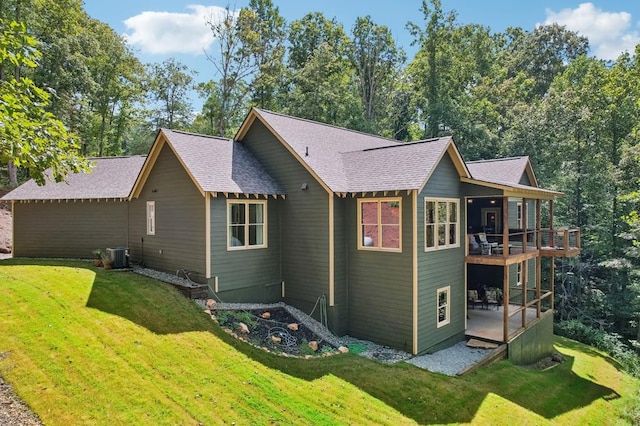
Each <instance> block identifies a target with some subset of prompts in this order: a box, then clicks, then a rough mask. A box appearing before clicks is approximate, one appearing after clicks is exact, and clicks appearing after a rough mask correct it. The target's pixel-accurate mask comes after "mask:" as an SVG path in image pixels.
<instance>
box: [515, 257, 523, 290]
mask: <svg viewBox="0 0 640 426" xmlns="http://www.w3.org/2000/svg"><path fill="white" fill-rule="evenodd" d="M516 285H517V286H518V287H519V286H521V285H522V262H518V269H517V272H516Z"/></svg>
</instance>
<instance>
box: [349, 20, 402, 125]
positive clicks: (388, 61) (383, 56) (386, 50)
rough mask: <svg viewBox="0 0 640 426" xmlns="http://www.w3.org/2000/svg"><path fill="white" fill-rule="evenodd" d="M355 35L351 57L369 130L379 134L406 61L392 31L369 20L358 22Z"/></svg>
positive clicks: (354, 30) (353, 33)
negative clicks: (396, 82) (401, 68)
mask: <svg viewBox="0 0 640 426" xmlns="http://www.w3.org/2000/svg"><path fill="white" fill-rule="evenodd" d="M352 35H353V42H352V48H351V49H350V55H349V56H350V59H351V62H352V64H353V67H354V69H355V72H356V75H357V85H358V89H359V93H360V99H361V102H362V107H363V110H364V118H365V120H366V122H367V123H368V125H367V127H368V130H369V131H371V132H375V133H379V132H381V131H382V129H383V127H382V124H383V121H382V120H383V117H384V115H385V113H386V112H387V108H386V106H387V105H386V104H387V102H388V101H389V99H390V97H392V96H393V93H394V85H395V84H394V83H395V81H396V80H397V79H398V73H399V71H400V67H401V66H402V64H403V63H404V60H405V56H404V52H403V51H402V49H400V48H397V47H396V45H395V43H394V41H393V37H392V35H391V32H390V31H389V29H388V28H387V27H385V26H380V25H376V24H374V23H373V22H372V21H371V17H369V16H366V17H364V18H357V19H356V23H355V25H354V27H353V30H352ZM384 124H387V123H384Z"/></svg>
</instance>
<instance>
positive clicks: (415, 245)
mask: <svg viewBox="0 0 640 426" xmlns="http://www.w3.org/2000/svg"><path fill="white" fill-rule="evenodd" d="M411 210H412V213H411V220H412V222H413V226H412V230H411V234H412V238H413V244H412V249H413V259H412V260H413V262H412V263H413V271H412V277H411V280H412V284H413V285H412V287H413V306H412V310H413V354H414V355H415V354H417V353H418V191H413V194H412V196H411Z"/></svg>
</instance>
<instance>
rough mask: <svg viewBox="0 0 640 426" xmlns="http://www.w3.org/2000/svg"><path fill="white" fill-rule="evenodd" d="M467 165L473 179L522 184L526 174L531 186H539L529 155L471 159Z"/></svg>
mask: <svg viewBox="0 0 640 426" xmlns="http://www.w3.org/2000/svg"><path fill="white" fill-rule="evenodd" d="M467 167H469V171H470V172H471V176H472V177H473V179H476V180H480V181H484V182H491V183H496V184H500V185H509V186H511V185H522V180H523V177H524V176H525V175H526V177H527V178H528V180H529V182H530V183H531V185H530V186H533V187H536V188H537V187H538V181H537V179H536V177H535V174H534V173H533V168H532V167H531V162H530V161H529V157H527V156H524V157H512V158H498V159H494V160H480V161H469V162H467Z"/></svg>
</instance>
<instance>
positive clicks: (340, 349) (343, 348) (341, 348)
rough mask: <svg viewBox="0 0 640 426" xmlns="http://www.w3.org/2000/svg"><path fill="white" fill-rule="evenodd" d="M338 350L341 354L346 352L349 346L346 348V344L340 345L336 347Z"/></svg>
mask: <svg viewBox="0 0 640 426" xmlns="http://www.w3.org/2000/svg"><path fill="white" fill-rule="evenodd" d="M338 352H340V353H341V354H346V353H347V352H349V348H347V347H346V346H340V347H339V348H338Z"/></svg>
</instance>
